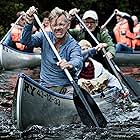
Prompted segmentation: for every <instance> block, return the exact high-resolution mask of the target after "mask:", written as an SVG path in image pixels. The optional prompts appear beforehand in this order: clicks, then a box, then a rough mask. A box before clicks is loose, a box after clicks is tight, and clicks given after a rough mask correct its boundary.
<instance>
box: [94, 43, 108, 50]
mask: <svg viewBox="0 0 140 140" xmlns="http://www.w3.org/2000/svg"><path fill="white" fill-rule="evenodd" d="M106 47H107V44H106V43H99V44H98V45H97V46H96V47H95V49H96V50H97V51H100V50H101V49H102V48H106Z"/></svg>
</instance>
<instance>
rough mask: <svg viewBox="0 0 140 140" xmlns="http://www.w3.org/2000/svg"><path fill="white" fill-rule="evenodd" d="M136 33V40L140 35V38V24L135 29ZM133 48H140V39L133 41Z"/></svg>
mask: <svg viewBox="0 0 140 140" xmlns="http://www.w3.org/2000/svg"><path fill="white" fill-rule="evenodd" d="M133 32H134V38H135V37H136V36H137V35H139V36H140V23H138V24H137V25H136V26H134V28H133ZM133 46H135V47H140V39H134V40H133Z"/></svg>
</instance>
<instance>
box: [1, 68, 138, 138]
mask: <svg viewBox="0 0 140 140" xmlns="http://www.w3.org/2000/svg"><path fill="white" fill-rule="evenodd" d="M122 71H123V72H124V73H125V74H127V75H131V76H133V77H134V78H136V79H137V80H139V79H140V68H130V67H128V68H122ZM19 73H25V74H27V75H28V76H30V77H31V78H33V79H38V78H39V68H35V69H32V70H31V69H22V70H21V69H19V70H18V69H17V70H12V71H1V72H0V139H4V140H140V106H139V105H138V106H135V107H128V106H127V104H126V106H125V110H122V109H120V108H119V106H118V105H115V106H114V107H112V109H109V110H107V111H106V113H105V115H106V118H107V121H108V125H107V127H106V128H98V129H97V128H88V127H87V126H85V125H83V124H70V125H62V126H60V127H57V128H56V127H51V128H48V127H43V126H38V125H34V126H32V127H30V128H28V129H26V130H24V131H23V132H21V131H19V130H17V129H16V127H15V126H14V125H13V122H12V118H11V110H12V99H13V93H14V87H15V85H16V81H17V77H18V74H19Z"/></svg>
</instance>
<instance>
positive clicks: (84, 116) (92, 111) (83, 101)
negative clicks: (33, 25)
mask: <svg viewBox="0 0 140 140" xmlns="http://www.w3.org/2000/svg"><path fill="white" fill-rule="evenodd" d="M34 17H35V20H36V21H37V23H38V24H39V26H40V28H41V30H42V32H43V34H44V36H45V37H46V39H47V41H48V42H49V44H50V46H51V48H52V50H53V52H54V53H55V55H56V57H57V59H58V60H59V61H61V57H60V56H59V53H58V52H57V50H56V48H55V46H54V44H53V43H52V41H51V40H50V38H49V36H48V35H47V33H46V32H45V30H44V29H43V27H42V25H41V22H40V20H39V18H38V16H37V15H36V14H34ZM64 71H65V73H66V75H67V77H68V79H69V80H70V82H71V84H72V86H73V88H74V90H75V92H74V96H73V98H74V103H75V106H76V108H77V111H78V113H79V116H80V117H81V120H82V121H83V123H84V124H86V125H88V126H96V127H105V126H106V125H107V121H106V119H105V117H104V116H103V114H102V112H101V111H100V109H99V107H98V105H97V104H96V102H95V101H94V99H93V98H92V97H91V96H90V95H89V93H87V92H86V91H84V90H82V91H81V89H80V88H79V86H78V85H77V84H76V83H75V81H74V80H73V78H72V76H71V75H70V73H69V71H68V70H67V69H64Z"/></svg>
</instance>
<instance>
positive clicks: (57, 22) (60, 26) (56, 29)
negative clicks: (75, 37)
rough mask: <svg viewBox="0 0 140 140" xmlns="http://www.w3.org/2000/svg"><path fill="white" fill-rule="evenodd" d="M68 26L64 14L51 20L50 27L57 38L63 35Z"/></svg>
mask: <svg viewBox="0 0 140 140" xmlns="http://www.w3.org/2000/svg"><path fill="white" fill-rule="evenodd" d="M69 28H70V23H69V21H68V20H67V19H66V17H65V15H61V16H60V17H56V18H54V19H52V20H51V29H52V32H53V33H54V35H55V37H56V38H57V39H61V38H63V37H65V35H66V33H67V31H68V29H69Z"/></svg>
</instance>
